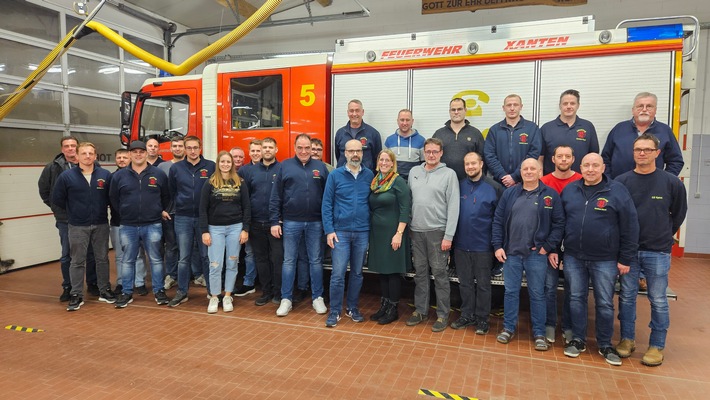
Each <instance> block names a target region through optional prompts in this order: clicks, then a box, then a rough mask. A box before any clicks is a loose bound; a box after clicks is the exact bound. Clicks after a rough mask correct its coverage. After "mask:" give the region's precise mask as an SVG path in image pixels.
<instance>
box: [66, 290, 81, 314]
mask: <svg viewBox="0 0 710 400" xmlns="http://www.w3.org/2000/svg"><path fill="white" fill-rule="evenodd" d="M83 305H84V298H83V297H81V296H79V295H78V294H73V295H71V299H70V300H69V305H67V311H76V310H78V309H80V308H81V306H83Z"/></svg>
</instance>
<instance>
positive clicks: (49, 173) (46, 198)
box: [37, 153, 76, 222]
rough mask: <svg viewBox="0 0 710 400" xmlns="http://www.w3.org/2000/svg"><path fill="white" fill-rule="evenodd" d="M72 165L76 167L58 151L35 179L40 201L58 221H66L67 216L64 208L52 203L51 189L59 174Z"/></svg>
mask: <svg viewBox="0 0 710 400" xmlns="http://www.w3.org/2000/svg"><path fill="white" fill-rule="evenodd" d="M73 167H76V164H72V163H70V162H69V161H67V159H66V158H64V154H62V153H59V154H57V156H56V157H54V160H52V162H50V163H49V164H47V165H46V166H45V167H44V169H43V170H42V174H41V175H40V176H39V181H37V186H38V187H39V196H40V197H41V198H42V202H44V204H46V205H47V207H49V208H51V209H52V213H53V214H54V219H56V220H57V221H59V222H67V220H68V219H69V216H68V215H67V211H66V210H65V209H63V208H62V207H59V206H57V205H54V204H52V190H53V189H54V185H55V184H56V182H57V178H59V174H61V173H62V172H64V171H66V170H68V169H70V168H73Z"/></svg>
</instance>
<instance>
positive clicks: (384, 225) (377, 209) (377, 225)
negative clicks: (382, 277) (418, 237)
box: [367, 176, 412, 274]
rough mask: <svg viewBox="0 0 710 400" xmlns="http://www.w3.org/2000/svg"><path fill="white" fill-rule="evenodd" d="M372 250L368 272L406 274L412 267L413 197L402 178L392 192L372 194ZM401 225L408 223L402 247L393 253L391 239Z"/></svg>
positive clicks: (396, 180)
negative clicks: (410, 232)
mask: <svg viewBox="0 0 710 400" xmlns="http://www.w3.org/2000/svg"><path fill="white" fill-rule="evenodd" d="M369 203H370V211H371V214H370V215H371V216H370V249H369V252H368V257H367V268H368V269H369V270H370V271H374V272H377V273H380V274H403V273H404V272H406V271H407V269H410V265H411V263H412V257H411V251H410V244H409V221H410V214H411V210H412V195H411V193H410V191H409V186H408V185H407V182H405V180H404V179H402V177H401V176H398V177H397V178H395V181H394V184H393V185H392V187H391V188H390V190H388V191H386V192H383V193H370V198H369ZM400 222H406V223H407V229H406V231H405V232H404V234H403V235H402V245H401V246H400V248H399V249H397V251H394V250H392V236H394V234H395V233H396V232H397V225H399V223H400Z"/></svg>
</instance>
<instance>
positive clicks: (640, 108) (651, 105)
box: [634, 104, 656, 110]
mask: <svg viewBox="0 0 710 400" xmlns="http://www.w3.org/2000/svg"><path fill="white" fill-rule="evenodd" d="M634 108H635V109H637V110H643V109H644V108H645V109H647V110H653V109H655V108H656V106H654V105H653V104H639V105H637V106H634Z"/></svg>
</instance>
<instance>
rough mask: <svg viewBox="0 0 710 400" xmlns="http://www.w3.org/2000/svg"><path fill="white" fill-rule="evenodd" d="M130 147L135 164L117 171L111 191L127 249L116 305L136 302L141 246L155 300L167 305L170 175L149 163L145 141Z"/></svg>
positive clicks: (121, 236)
mask: <svg viewBox="0 0 710 400" xmlns="http://www.w3.org/2000/svg"><path fill="white" fill-rule="evenodd" d="M128 149H129V150H130V152H131V164H130V165H129V166H128V167H126V168H123V169H121V170H119V171H117V172H115V173H114V174H113V176H112V178H111V187H110V190H109V197H110V199H111V207H112V209H116V210H118V213H119V214H120V215H121V228H120V229H119V236H120V242H121V247H122V248H123V276H122V277H121V278H122V281H123V293H121V294H119V296H118V298H117V299H116V303H115V306H116V308H124V307H126V306H127V305H128V304H129V303H132V302H133V282H134V281H135V275H136V258H137V257H138V247H139V246H141V245H142V246H143V249H144V250H145V252H146V255H147V256H148V260H149V261H150V268H151V272H152V274H151V281H152V282H153V294H154V295H155V302H156V303H158V305H165V304H168V297H167V296H166V294H165V289H164V288H163V281H164V279H165V272H164V271H163V255H162V251H161V247H162V243H163V241H162V239H163V225H162V220H163V219H167V218H169V217H170V216H169V214H168V212H167V211H166V210H167V209H168V205H169V203H170V189H168V177H167V176H165V173H164V172H163V171H161V170H160V169H159V168H158V167H155V166H152V165H150V164H148V161H147V155H148V153H147V151H146V147H145V143H143V142H141V141H140V140H135V141H133V142H131V145H130V147H129V148H128Z"/></svg>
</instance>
